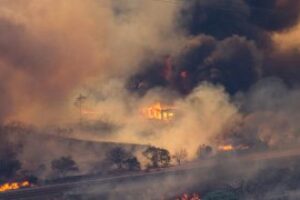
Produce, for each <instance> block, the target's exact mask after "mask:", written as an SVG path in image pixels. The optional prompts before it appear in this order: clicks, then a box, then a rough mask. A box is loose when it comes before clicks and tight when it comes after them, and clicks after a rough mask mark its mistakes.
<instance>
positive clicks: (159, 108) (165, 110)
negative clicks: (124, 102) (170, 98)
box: [142, 102, 175, 121]
mask: <svg viewBox="0 0 300 200" xmlns="http://www.w3.org/2000/svg"><path fill="white" fill-rule="evenodd" d="M173 110H174V109H173V108H171V107H170V106H163V105H162V104H161V103H160V102H158V103H155V104H153V105H151V106H148V107H146V108H143V110H142V113H143V115H144V116H145V117H146V118H148V119H155V120H164V121H169V120H172V119H173V118H174V116H175V113H174V111H173Z"/></svg>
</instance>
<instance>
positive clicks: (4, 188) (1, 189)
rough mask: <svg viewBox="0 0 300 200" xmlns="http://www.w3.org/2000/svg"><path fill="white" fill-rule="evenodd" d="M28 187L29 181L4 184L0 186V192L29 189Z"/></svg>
mask: <svg viewBox="0 0 300 200" xmlns="http://www.w3.org/2000/svg"><path fill="white" fill-rule="evenodd" d="M30 186H31V184H30V183H29V181H23V182H12V183H4V184H3V185H0V192H6V191H9V190H17V189H20V188H26V187H30Z"/></svg>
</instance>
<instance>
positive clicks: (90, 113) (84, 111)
mask: <svg viewBox="0 0 300 200" xmlns="http://www.w3.org/2000/svg"><path fill="white" fill-rule="evenodd" d="M82 114H84V115H97V114H98V112H96V111H93V110H87V109H84V110H82Z"/></svg>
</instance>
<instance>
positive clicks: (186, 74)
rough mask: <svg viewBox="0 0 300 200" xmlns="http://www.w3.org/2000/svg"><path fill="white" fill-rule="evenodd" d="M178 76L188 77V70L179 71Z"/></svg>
mask: <svg viewBox="0 0 300 200" xmlns="http://www.w3.org/2000/svg"><path fill="white" fill-rule="evenodd" d="M180 77H181V78H182V79H186V78H187V77H188V72H187V71H181V72H180Z"/></svg>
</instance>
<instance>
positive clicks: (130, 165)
mask: <svg viewBox="0 0 300 200" xmlns="http://www.w3.org/2000/svg"><path fill="white" fill-rule="evenodd" d="M106 159H107V161H108V162H109V163H112V164H115V165H116V166H117V168H118V169H119V170H120V169H125V170H130V171H133V170H140V169H141V164H140V162H139V161H138V159H137V158H136V157H135V156H133V155H132V153H131V152H128V151H126V150H125V149H124V148H122V147H115V148H113V149H112V150H110V151H109V152H108V154H107V155H106Z"/></svg>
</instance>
